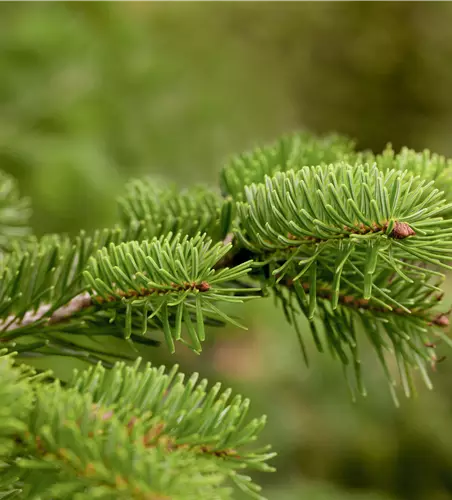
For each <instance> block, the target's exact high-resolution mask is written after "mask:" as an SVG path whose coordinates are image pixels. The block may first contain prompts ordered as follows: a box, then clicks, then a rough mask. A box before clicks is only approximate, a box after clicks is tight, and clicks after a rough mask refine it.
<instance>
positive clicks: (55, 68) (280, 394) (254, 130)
mask: <svg viewBox="0 0 452 500" xmlns="http://www.w3.org/2000/svg"><path fill="white" fill-rule="evenodd" d="M0 14H1V15H0V74H1V79H0V168H2V169H3V170H6V171H8V172H9V173H11V174H13V175H14V176H16V177H17V178H18V179H19V182H20V186H21V190H22V192H23V193H25V194H27V195H30V196H31V197H32V200H33V206H34V219H33V227H34V230H35V232H36V233H38V234H42V233H44V232H49V231H51V232H53V231H63V232H71V233H75V232H76V231H77V230H78V229H79V228H81V227H84V228H87V229H89V228H94V227H100V226H104V225H109V224H111V223H113V222H114V221H116V220H117V219H118V217H119V214H118V212H117V207H116V204H115V203H114V199H115V197H117V196H118V195H120V194H121V193H122V192H123V187H124V182H125V180H126V179H128V178H129V177H134V176H135V177H136V176H143V175H153V176H157V177H161V176H166V177H168V178H170V180H172V181H174V182H176V183H178V184H192V183H195V182H199V181H204V182H208V183H211V184H212V183H216V182H217V180H218V172H219V169H220V168H221V166H222V165H223V164H224V162H225V160H226V158H227V157H228V155H230V154H233V153H236V152H240V151H242V150H243V149H245V148H247V147H250V146H252V145H254V144H255V143H257V142H261V141H263V140H268V139H273V138H274V137H276V136H278V135H280V134H281V133H284V132H287V131H290V130H292V129H294V128H309V129H311V130H313V131H315V132H321V133H324V132H328V131H331V130H334V131H336V132H338V133H341V134H348V135H351V136H352V137H355V138H356V139H357V140H358V145H359V147H361V148H363V147H365V148H367V147H369V148H371V149H373V150H375V151H379V150H381V149H382V148H383V147H384V146H385V144H386V143H387V142H392V143H393V145H394V147H395V149H397V150H398V149H399V148H400V147H401V146H403V145H407V146H409V147H413V148H416V149H422V148H424V147H428V148H430V149H432V150H434V151H436V152H438V153H443V154H448V155H452V143H451V142H450V139H449V134H450V129H451V127H452V92H450V89H451V88H452V66H451V64H450V61H451V60H452V31H451V30H450V24H451V21H452V4H450V3H448V2H443V3H436V2H416V3H411V2H378V3H376V2H375V3H374V2H350V3H339V2H331V3H328V2H324V3H314V2H312V3H296V2H293V3H283V2H278V3H255V2H252V3H221V4H214V3H210V4H209V3H199V4H198V3H133V2H130V3H127V4H126V3H122V4H121V3H95V2H92V3H91V2H89V3H50V2H49V3H45V2H42V3H29V4H20V3H17V4H16V3H3V4H2V5H1V7H0ZM449 302H450V300H449ZM246 315H247V317H246V318H244V319H243V322H244V323H245V324H248V325H250V331H249V332H248V333H247V334H243V333H238V332H236V331H232V330H231V331H225V332H222V333H219V334H218V333H217V334H216V339H215V341H213V342H211V344H210V348H209V349H208V352H206V353H203V356H202V357H201V358H198V357H195V356H194V355H192V354H191V353H189V352H188V351H187V352H185V351H181V352H180V353H178V355H177V356H173V357H170V356H169V355H168V354H167V353H165V352H163V351H164V350H163V349H162V350H159V351H162V352H159V354H158V356H159V359H157V360H155V362H160V361H166V362H167V363H170V364H173V363H174V362H175V361H177V362H179V363H180V364H181V366H182V369H183V370H184V371H194V370H197V371H200V372H201V373H202V375H206V376H210V377H211V378H212V380H213V379H218V380H224V381H225V382H226V381H227V383H228V384H230V385H232V386H233V388H234V390H239V391H240V392H243V393H245V394H247V395H249V396H250V397H251V398H252V400H253V409H254V411H255V412H256V415H257V414H260V413H262V412H265V413H268V415H269V425H268V427H267V429H266V436H265V439H264V440H265V441H266V442H271V443H273V444H274V447H275V449H276V450H277V451H278V452H279V458H278V460H277V463H276V465H277V467H278V473H277V474H274V475H272V477H270V478H268V477H263V478H262V481H261V482H262V483H263V484H264V483H265V481H272V482H271V483H268V484H267V485H266V493H267V495H268V497H269V498H270V499H271V500H273V499H278V500H295V499H298V498H309V499H310V500H327V499H328V500H343V499H351V500H383V499H386V500H389V499H404V500H405V499H406V500H446V499H449V498H452V435H451V433H450V431H449V428H450V424H451V422H452V420H451V415H452V400H451V398H450V397H449V394H450V393H451V390H452V368H451V366H450V361H449V362H448V361H447V360H446V361H445V362H444V363H442V364H440V365H439V366H438V372H439V373H438V374H437V375H435V376H434V377H433V378H434V383H435V391H434V392H432V393H427V391H426V390H422V394H421V395H420V397H419V398H418V399H415V400H413V401H407V402H404V403H403V405H402V409H400V410H396V409H395V408H394V407H393V404H392V402H391V400H390V397H389V395H388V393H387V391H386V386H385V384H384V380H383V376H382V375H381V374H380V371H379V369H378V368H377V367H375V370H374V371H373V372H372V377H370V379H369V377H368V380H367V385H368V387H369V394H370V396H369V397H368V399H367V400H365V401H362V400H360V401H358V403H357V404H352V403H351V402H350V399H349V397H348V394H347V392H346V390H345V389H344V387H343V381H342V377H341V376H338V370H339V369H340V367H339V366H337V365H336V364H335V363H333V362H332V361H330V360H329V359H328V357H327V356H325V357H322V356H321V355H314V352H313V349H311V351H312V357H313V360H312V366H311V367H310V368H309V369H307V368H305V367H304V366H303V364H302V358H301V354H300V353H299V351H298V349H297V340H296V338H295V335H294V334H293V332H291V331H290V330H289V328H288V327H287V326H286V325H285V322H284V321H283V320H282V318H281V313H280V312H279V311H276V310H275V309H274V308H273V307H272V305H271V304H266V303H264V302H260V303H255V304H252V305H251V306H250V307H249V308H248V310H247V313H246ZM446 354H447V352H446ZM153 356H155V354H153ZM367 362H370V360H369V361H367ZM55 367H56V368H57V369H58V370H59V371H60V372H62V373H69V372H70V370H71V368H72V367H71V366H70V365H69V364H68V363H67V362H65V363H64V364H61V363H60V364H55Z"/></svg>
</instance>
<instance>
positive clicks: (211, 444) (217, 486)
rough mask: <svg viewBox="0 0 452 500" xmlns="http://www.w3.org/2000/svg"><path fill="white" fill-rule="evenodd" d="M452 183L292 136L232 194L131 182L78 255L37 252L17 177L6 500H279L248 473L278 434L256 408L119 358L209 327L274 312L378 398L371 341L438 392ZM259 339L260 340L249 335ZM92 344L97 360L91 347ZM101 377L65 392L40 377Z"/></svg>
mask: <svg viewBox="0 0 452 500" xmlns="http://www.w3.org/2000/svg"><path fill="white" fill-rule="evenodd" d="M451 165H452V163H451V162H450V161H448V160H446V159H445V158H443V157H441V156H438V155H435V154H430V153H429V152H428V151H424V152H422V153H416V152H414V151H411V150H408V149H403V150H402V151H401V152H400V153H398V154H396V153H395V152H394V151H393V150H392V149H391V148H390V147H388V148H387V149H386V150H385V151H384V152H383V153H382V154H380V155H373V154H372V153H370V152H367V151H364V152H363V151H361V152H360V151H357V150H356V149H355V145H354V143H353V142H352V141H350V140H348V139H346V138H343V137H339V136H326V137H320V138H317V137H313V136H311V135H309V134H306V133H300V134H294V135H291V136H287V137H284V138H282V139H281V140H279V141H278V142H276V143H275V144H272V145H269V146H264V147H261V148H257V149H256V150H254V151H251V152H249V153H245V154H243V155H240V156H237V157H234V158H232V159H231V161H230V162H229V163H228V164H227V165H226V166H225V167H224V168H223V170H222V172H221V179H220V187H221V189H220V190H219V191H218V192H217V191H215V190H212V189H209V188H206V187H193V188H189V189H187V190H184V191H182V192H181V191H179V190H178V189H177V188H175V187H174V186H162V185H160V184H157V183H155V182H154V181H152V179H145V180H133V181H131V182H130V183H129V185H128V186H127V189H126V194H125V195H124V196H123V197H122V198H121V199H120V200H119V208H120V219H119V223H118V225H117V226H116V227H114V228H111V229H105V230H101V231H97V232H95V233H93V234H86V233H85V232H82V233H80V234H79V236H78V237H76V238H75V239H70V238H68V237H64V236H58V235H47V236H45V237H43V238H36V237H34V236H31V235H30V234H29V231H28V229H27V220H28V216H29V204H28V201H27V200H24V199H22V198H20V196H19V194H18V191H17V188H16V185H15V183H14V181H13V180H12V179H11V178H10V177H9V176H6V175H2V176H1V177H0V184H1V193H2V195H1V200H0V247H1V252H2V253H1V262H0V266H1V269H0V272H1V281H0V340H1V342H2V346H1V347H2V350H1V356H0V370H1V375H2V381H3V384H2V386H1V387H0V393H1V394H2V398H1V401H2V406H1V409H0V423H1V427H0V435H1V438H0V454H1V460H2V469H1V473H0V486H1V488H2V497H3V498H24V499H39V500H41V499H42V500H45V499H54V498H67V499H72V498H73V499H78V498H99V499H100V498H102V499H110V498H124V499H126V498H127V499H128V498H136V499H146V500H157V499H170V498H171V499H179V500H190V499H199V498H209V499H210V498H212V499H226V498H233V497H234V491H235V489H237V488H238V489H240V490H242V491H243V492H246V493H248V494H249V495H250V496H251V497H253V498H263V497H262V496H261V493H260V487H259V486H258V485H256V484H255V483H254V482H253V481H252V479H251V478H250V477H249V476H248V473H249V471H252V470H259V471H271V470H273V469H272V467H271V460H270V459H271V458H272V456H273V455H274V454H273V453H272V452H271V451H270V450H269V448H268V447H255V446H254V445H253V442H254V441H255V440H256V439H257V438H258V436H259V433H260V431H261V430H262V428H263V426H264V424H265V417H262V418H258V419H248V418H247V412H248V408H249V401H248V399H243V398H242V397H241V396H240V395H236V396H232V394H231V391H230V390H223V391H221V387H220V385H219V384H216V385H213V386H210V387H209V384H208V382H207V381H206V380H201V381H198V375H197V374H194V375H192V376H191V377H189V378H188V379H184V375H182V374H180V373H179V374H178V368H177V366H175V367H174V368H173V369H172V370H170V371H169V372H167V371H166V370H165V369H164V368H163V367H160V368H156V367H152V366H151V365H149V364H146V365H144V366H143V364H142V363H141V360H140V359H137V360H134V359H133V358H132V359H131V357H130V356H129V355H128V354H126V349H124V352H121V351H112V350H111V349H109V348H108V339H109V338H112V337H116V338H117V339H121V342H123V343H124V346H126V345H129V346H130V345H132V346H133V345H135V344H142V345H146V346H149V347H156V346H158V345H159V344H160V338H159V332H161V333H162V336H161V338H162V339H163V342H164V344H166V346H167V348H168V349H169V350H170V351H171V352H174V351H175V349H176V346H177V345H178V344H179V343H182V344H184V345H186V346H188V347H189V348H190V349H192V350H193V351H195V352H196V353H200V352H201V351H202V343H203V341H204V340H205V326H206V325H210V326H218V327H220V326H223V325H225V324H228V323H230V324H232V325H236V326H238V327H243V326H242V325H241V324H240V323H239V322H238V321H237V319H236V318H235V317H232V316H231V315H229V314H227V313H226V312H225V310H224V307H223V306H224V304H225V303H227V302H230V303H231V302H232V303H243V302H246V301H248V300H252V299H258V298H259V297H262V296H268V295H272V296H274V298H275V300H276V301H277V303H278V304H280V306H281V307H282V308H283V310H284V312H285V315H286V318H287V320H288V321H289V322H290V323H291V324H293V326H294V329H295V330H296V332H297V334H298V338H299V341H300V346H301V350H302V355H303V356H304V358H305V360H306V362H307V361H308V354H307V347H306V341H307V337H308V336H307V334H306V332H302V331H300V327H299V318H301V317H306V318H307V319H308V321H309V325H310V330H311V334H312V337H313V341H314V344H315V346H316V347H317V349H318V350H319V351H326V350H328V351H329V352H330V353H331V354H332V355H333V356H334V357H335V358H337V359H338V360H339V362H341V363H342V365H343V366H344V371H345V374H346V376H347V379H348V380H349V371H350V370H351V371H352V373H354V379H353V380H349V384H350V387H351V389H352V392H353V394H354V393H355V392H358V393H360V394H363V395H364V394H365V385H364V381H363V376H362V373H361V360H360V354H359V348H360V345H362V338H361V337H363V336H366V337H367V339H368V341H369V342H370V344H371V345H372V346H373V348H374V350H375V353H376V355H377V357H378V359H379V361H380V363H381V365H382V368H383V370H384V372H385V374H386V375H387V377H388V381H389V387H390V391H391V394H392V396H393V398H394V400H395V402H396V403H397V391H396V382H395V379H394V378H393V370H392V368H391V364H390V363H389V362H388V361H389V360H391V359H393V360H395V362H396V365H397V368H398V371H399V376H400V380H401V385H402V387H403V390H404V392H405V394H406V395H407V396H410V395H411V394H412V392H413V390H414V384H413V377H412V374H413V372H414V371H418V372H420V374H421V376H422V377H423V379H424V380H425V382H426V384H427V385H428V386H431V383H430V380H429V376H428V371H429V369H430V368H431V367H434V366H435V363H436V362H437V361H438V359H437V356H436V354H435V349H436V345H437V344H438V343H439V342H445V343H449V344H450V343H451V341H450V339H449V337H448V336H447V333H446V329H447V326H448V325H449V320H448V313H447V311H444V310H443V309H442V308H441V300H442V297H443V292H442V289H441V284H442V282H443V280H444V274H443V272H444V270H447V269H451V266H450V257H449V256H450V253H451V252H452V250H451V239H452V227H451V214H452V189H451V185H452V183H451V179H450V176H451V171H452V170H451ZM243 328H244V327H243ZM86 339H88V340H91V341H92V342H86ZM55 355H57V356H70V357H74V358H80V359H83V360H85V361H86V362H88V363H92V364H93V366H92V367H90V368H89V369H87V370H85V371H81V372H75V373H74V375H73V377H72V379H71V380H68V381H62V380H58V379H56V378H55V376H54V375H52V373H51V372H50V371H45V372H39V371H37V370H35V369H32V368H31V367H30V366H29V365H27V364H26V361H27V359H30V358H32V357H45V356H55Z"/></svg>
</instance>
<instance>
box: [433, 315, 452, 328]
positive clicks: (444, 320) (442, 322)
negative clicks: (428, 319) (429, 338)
mask: <svg viewBox="0 0 452 500" xmlns="http://www.w3.org/2000/svg"><path fill="white" fill-rule="evenodd" d="M433 323H435V325H438V326H449V318H448V317H447V316H446V315H445V314H439V315H438V316H436V318H435V319H434V320H433Z"/></svg>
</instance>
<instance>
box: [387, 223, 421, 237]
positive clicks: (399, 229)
mask: <svg viewBox="0 0 452 500" xmlns="http://www.w3.org/2000/svg"><path fill="white" fill-rule="evenodd" d="M415 234H416V233H415V232H414V231H413V229H411V227H410V226H409V225H408V224H407V223H406V222H397V221H396V222H395V223H394V228H393V230H392V232H391V236H392V237H393V238H396V239H398V240H403V239H404V238H408V236H414V235H415Z"/></svg>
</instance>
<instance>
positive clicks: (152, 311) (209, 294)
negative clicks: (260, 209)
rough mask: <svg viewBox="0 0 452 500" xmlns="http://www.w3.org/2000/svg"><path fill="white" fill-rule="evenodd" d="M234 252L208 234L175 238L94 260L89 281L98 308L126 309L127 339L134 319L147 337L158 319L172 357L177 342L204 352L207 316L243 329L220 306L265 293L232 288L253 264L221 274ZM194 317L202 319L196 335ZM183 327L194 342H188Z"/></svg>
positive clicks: (128, 246) (115, 249)
mask: <svg viewBox="0 0 452 500" xmlns="http://www.w3.org/2000/svg"><path fill="white" fill-rule="evenodd" d="M230 249H231V245H223V244H222V243H217V244H216V245H213V244H212V240H210V239H209V238H207V237H206V234H203V235H198V236H196V237H194V238H191V239H188V238H187V236H185V237H183V238H182V237H181V235H176V236H175V237H174V238H173V237H172V236H171V235H169V236H167V237H165V238H160V239H154V240H152V241H150V242H146V241H145V242H142V243H141V244H138V243H136V242H129V243H125V244H122V245H116V246H115V245H110V246H109V247H108V248H104V249H103V250H101V251H99V252H98V254H97V256H95V257H93V258H91V260H90V265H89V266H88V269H87V270H86V271H85V272H84V277H85V279H86V282H87V283H88V284H89V287H90V288H91V290H92V292H93V294H94V301H95V302H97V303H98V304H100V305H101V306H102V305H103V306H104V307H107V306H108V305H111V304H115V303H116V304H118V305H120V306H121V307H123V308H125V336H126V338H128V337H129V336H130V335H131V333H132V331H133V329H134V325H133V322H132V315H133V314H134V315H135V317H137V316H138V317H139V318H141V332H142V334H143V335H144V334H145V333H146V332H147V329H148V326H149V320H151V319H153V318H155V319H154V321H155V320H158V321H159V322H160V324H161V328H162V329H163V332H164V334H165V340H166V342H167V344H168V347H169V348H170V350H171V352H173V351H174V349H175V344H174V341H175V340H176V341H182V342H184V343H185V344H187V345H188V346H189V347H191V348H192V349H193V350H195V352H199V351H200V350H201V342H202V341H203V340H204V338H205V334H204V323H205V317H206V316H207V317H211V318H214V319H220V320H224V321H226V322H231V323H233V324H235V325H238V323H237V322H236V321H234V320H233V319H232V318H230V317H229V316H227V315H226V314H225V313H224V312H222V311H221V310H220V309H218V308H217V307H216V305H215V303H216V302H218V301H223V302H224V301H226V302H243V301H244V300H246V299H249V298H253V297H254V296H256V295H255V294H254V295H252V294H251V293H252V292H259V291H260V290H259V289H252V288H249V287H240V288H232V287H231V286H229V285H228V284H229V283H231V282H239V283H240V281H241V280H242V279H244V278H245V277H246V276H247V274H248V272H249V270H250V262H244V263H242V264H240V265H238V266H235V267H233V268H223V269H220V270H218V269H217V264H218V262H220V261H222V260H223V258H224V256H225V255H226V254H227V253H228V252H229V251H230ZM123 269H124V270H125V271H126V272H124V271H123ZM237 294H240V296H237ZM170 316H171V317H173V318H174V326H172V325H171V324H170V320H169V317H170ZM192 316H194V317H195V318H196V329H195V328H194V326H193V324H192V320H191V317H192ZM182 322H185V325H186V327H187V330H188V332H189V337H190V342H189V341H187V340H185V339H184V338H183V337H182ZM238 326H240V325H238Z"/></svg>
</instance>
